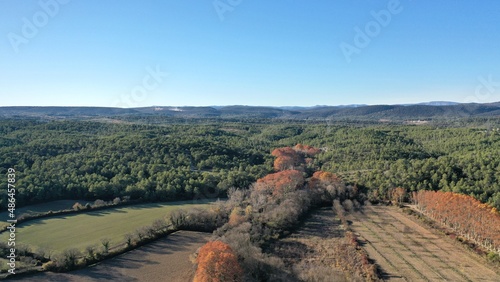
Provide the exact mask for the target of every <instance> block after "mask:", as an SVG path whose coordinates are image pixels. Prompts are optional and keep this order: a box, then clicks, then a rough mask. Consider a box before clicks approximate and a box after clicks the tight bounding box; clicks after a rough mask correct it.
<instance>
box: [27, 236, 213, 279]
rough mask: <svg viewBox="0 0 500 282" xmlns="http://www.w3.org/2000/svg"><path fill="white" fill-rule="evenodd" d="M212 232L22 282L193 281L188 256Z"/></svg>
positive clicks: (169, 239) (175, 238) (167, 240)
mask: <svg viewBox="0 0 500 282" xmlns="http://www.w3.org/2000/svg"><path fill="white" fill-rule="evenodd" d="M210 236H211V234H210V233H202V232H190V231H178V232H175V233H173V234H171V235H169V236H168V237H166V238H164V239H161V240H158V241H156V242H154V243H151V244H148V245H146V246H143V247H140V248H138V249H136V250H133V251H130V252H128V253H125V254H123V255H120V256H118V257H116V258H113V259H110V260H107V261H104V262H102V263H99V264H97V265H95V266H91V267H88V268H85V269H81V270H77V271H73V272H69V273H51V272H46V273H41V274H37V275H34V276H31V277H23V278H22V279H21V280H22V281H33V282H35V281H37V282H38V281H68V282H73V281H74V282H90V281H92V282H93V281H121V282H122V281H123V282H125V281H169V282H186V281H191V280H192V278H193V276H194V271H195V269H194V265H193V264H192V263H191V261H190V260H189V255H190V254H192V253H194V252H196V250H197V249H198V248H199V247H201V246H202V245H203V244H204V243H205V242H207V241H208V239H209V237H210Z"/></svg>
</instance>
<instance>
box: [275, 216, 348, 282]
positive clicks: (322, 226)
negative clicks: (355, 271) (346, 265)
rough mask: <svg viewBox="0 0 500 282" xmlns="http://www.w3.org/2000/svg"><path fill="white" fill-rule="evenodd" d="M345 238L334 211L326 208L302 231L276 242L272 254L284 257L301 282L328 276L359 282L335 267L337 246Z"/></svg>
mask: <svg viewBox="0 0 500 282" xmlns="http://www.w3.org/2000/svg"><path fill="white" fill-rule="evenodd" d="M343 237H344V229H343V228H341V226H340V220H339V219H338V218H337V217H336V216H335V213H334V212H333V210H332V209H331V208H322V209H319V210H317V211H315V212H314V213H312V214H311V215H310V216H309V217H308V218H307V219H306V220H305V221H304V223H303V224H302V226H300V228H299V229H298V230H296V231H294V232H293V233H292V234H290V235H289V236H287V237H286V238H283V239H280V240H278V241H276V242H274V243H273V244H272V246H271V253H272V254H273V255H275V256H278V257H280V258H282V259H283V261H284V263H285V265H286V266H287V267H288V268H290V269H291V270H292V272H293V273H294V275H295V276H296V277H297V278H298V279H299V280H300V281H324V280H322V279H325V278H327V279H328V280H327V281H337V282H341V281H355V279H354V277H349V275H348V274H346V273H344V272H343V271H342V270H341V269H338V268H336V267H334V266H335V257H336V253H335V252H336V248H335V246H336V244H338V242H339V241H340V240H341V239H342V238H343ZM318 277H321V278H318ZM318 279H319V280H318Z"/></svg>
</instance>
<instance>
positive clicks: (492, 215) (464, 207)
mask: <svg viewBox="0 0 500 282" xmlns="http://www.w3.org/2000/svg"><path fill="white" fill-rule="evenodd" d="M413 200H414V201H415V204H416V206H417V207H418V209H419V210H420V211H421V212H422V213H423V214H425V215H426V216H428V217H430V218H432V219H434V220H436V221H438V222H440V223H442V224H444V225H446V226H448V227H450V228H452V229H453V230H454V231H455V232H457V233H458V234H459V235H461V236H463V237H464V238H467V239H469V240H472V241H474V242H476V243H477V244H479V245H481V246H482V247H484V248H486V249H487V250H489V251H491V252H496V253H497V254H500V214H499V213H498V210H497V209H496V208H493V207H491V206H489V205H487V204H483V203H481V202H479V201H478V200H476V199H474V198H472V197H470V196H466V195H462V194H456V193H451V192H441V191H438V192H434V191H418V192H416V193H414V194H413Z"/></svg>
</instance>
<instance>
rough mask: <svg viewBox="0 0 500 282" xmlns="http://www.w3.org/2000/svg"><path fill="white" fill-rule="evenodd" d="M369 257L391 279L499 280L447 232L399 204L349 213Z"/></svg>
mask: <svg viewBox="0 0 500 282" xmlns="http://www.w3.org/2000/svg"><path fill="white" fill-rule="evenodd" d="M350 217H351V218H350V219H351V220H352V228H353V230H354V231H355V232H356V233H357V234H359V236H360V240H362V241H364V248H365V249H366V251H367V252H368V254H369V257H370V258H371V259H373V260H375V263H376V264H377V265H378V266H379V267H380V268H381V269H382V270H383V272H384V273H383V275H382V278H383V279H384V280H388V281H500V275H499V274H498V273H496V272H495V271H494V270H493V269H492V268H490V267H489V266H488V265H487V264H485V263H484V261H483V259H482V258H480V257H479V256H477V255H475V254H472V253H470V252H469V251H467V250H465V249H464V248H463V247H462V246H460V245H459V244H457V243H456V242H453V240H452V239H450V238H447V237H445V236H444V235H437V234H435V233H433V232H432V231H431V230H430V229H428V228H427V227H423V226H422V225H420V224H419V223H417V222H415V221H414V219H413V218H412V217H410V216H408V215H406V214H404V213H402V212H401V211H400V210H399V209H398V208H396V207H386V206H367V207H365V209H364V211H363V212H362V213H354V214H353V215H351V216H350Z"/></svg>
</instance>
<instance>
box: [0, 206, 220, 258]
mask: <svg viewBox="0 0 500 282" xmlns="http://www.w3.org/2000/svg"><path fill="white" fill-rule="evenodd" d="M209 204H210V201H197V202H196V203H194V202H193V201H178V202H170V203H150V204H140V205H133V206H124V207H117V208H110V209H105V210H99V211H91V212H85V213H79V214H71V215H59V216H54V217H50V218H42V219H35V220H31V221H28V222H25V223H21V224H20V225H19V226H18V228H17V229H16V232H17V242H18V243H21V244H25V245H28V246H31V247H32V249H33V250H37V249H38V248H44V249H45V250H48V251H52V252H55V253H57V252H61V251H63V250H65V249H68V248H77V249H80V250H83V249H84V248H85V247H87V246H89V245H99V244H100V240H101V239H102V238H107V239H109V240H110V241H111V247H112V246H114V245H117V244H120V243H122V242H123V241H124V235H125V234H126V233H133V232H134V231H135V230H136V229H137V228H140V227H142V226H146V225H151V224H152V223H153V221H154V220H156V219H159V218H163V217H165V216H166V215H167V214H168V213H169V212H171V211H173V210H176V209H181V208H205V207H207V206H208V205H209ZM6 236H7V233H6V232H4V234H1V236H0V239H1V240H6Z"/></svg>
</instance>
